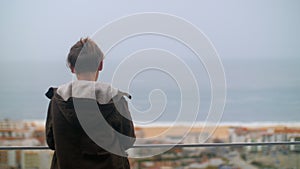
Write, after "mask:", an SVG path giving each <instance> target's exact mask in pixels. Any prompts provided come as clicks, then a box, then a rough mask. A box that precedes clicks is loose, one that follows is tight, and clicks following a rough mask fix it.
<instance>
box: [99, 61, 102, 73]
mask: <svg viewBox="0 0 300 169" xmlns="http://www.w3.org/2000/svg"><path fill="white" fill-rule="evenodd" d="M102 69H103V61H101V62H100V65H99V67H98V71H101V70H102Z"/></svg>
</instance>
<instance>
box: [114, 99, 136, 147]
mask: <svg viewBox="0 0 300 169" xmlns="http://www.w3.org/2000/svg"><path fill="white" fill-rule="evenodd" d="M117 109H118V111H119V113H120V114H121V126H120V133H121V134H123V135H125V136H128V137H122V139H121V140H120V143H121V144H122V146H123V148H124V149H125V150H127V149H129V148H131V147H132V146H133V144H134V142H135V140H136V136H135V132H134V125H133V122H132V118H131V115H130V111H129V109H128V103H127V101H126V100H125V98H124V97H122V98H121V99H120V101H119V104H118V105H117Z"/></svg>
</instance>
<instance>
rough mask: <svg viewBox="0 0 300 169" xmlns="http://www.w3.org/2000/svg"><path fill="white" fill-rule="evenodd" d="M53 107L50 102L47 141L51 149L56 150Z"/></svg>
mask: <svg viewBox="0 0 300 169" xmlns="http://www.w3.org/2000/svg"><path fill="white" fill-rule="evenodd" d="M51 106H52V101H50V103H49V106H48V113H47V119H46V141H47V144H48V146H49V148H50V149H52V150H55V142H54V137H53V122H52V111H51V110H52V109H51Z"/></svg>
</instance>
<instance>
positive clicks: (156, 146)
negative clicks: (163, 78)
mask: <svg viewBox="0 0 300 169" xmlns="http://www.w3.org/2000/svg"><path fill="white" fill-rule="evenodd" d="M276 145H300V141H295V142H253V143H246V142H243V143H203V144H136V145H133V147H132V148H167V147H174V148H179V147H244V146H276ZM47 149H49V147H47V146H0V150H47Z"/></svg>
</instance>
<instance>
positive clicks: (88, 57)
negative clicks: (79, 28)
mask: <svg viewBox="0 0 300 169" xmlns="http://www.w3.org/2000/svg"><path fill="white" fill-rule="evenodd" d="M102 60H103V53H102V51H101V50H100V48H99V47H98V46H97V44H96V43H95V42H94V41H92V40H91V39H89V38H84V39H80V40H79V41H78V42H76V43H75V44H74V45H73V46H72V47H71V49H70V52H69V54H68V58H67V62H68V66H69V67H70V69H71V70H72V72H75V73H86V72H96V71H98V70H99V66H100V63H101V62H102Z"/></svg>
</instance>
